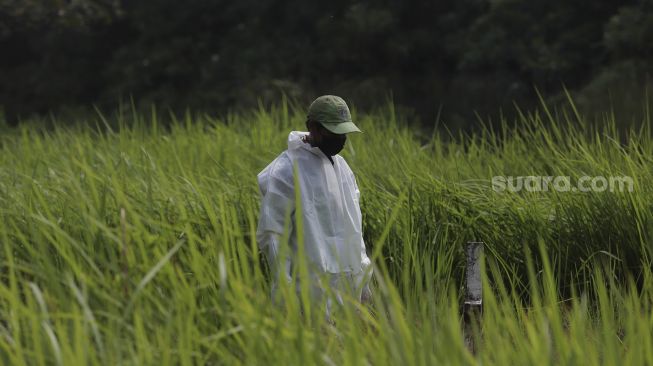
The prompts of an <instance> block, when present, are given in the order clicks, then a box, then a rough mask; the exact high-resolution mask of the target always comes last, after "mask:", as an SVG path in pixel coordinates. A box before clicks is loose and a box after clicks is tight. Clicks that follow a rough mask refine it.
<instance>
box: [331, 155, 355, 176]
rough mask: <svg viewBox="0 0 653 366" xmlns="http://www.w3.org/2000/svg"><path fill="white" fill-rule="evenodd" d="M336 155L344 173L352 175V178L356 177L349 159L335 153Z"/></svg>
mask: <svg viewBox="0 0 653 366" xmlns="http://www.w3.org/2000/svg"><path fill="white" fill-rule="evenodd" d="M334 157H335V158H336V159H337V160H338V165H339V166H340V169H341V170H342V171H343V173H345V174H347V175H349V176H350V177H352V179H355V178H354V171H353V170H351V168H350V167H349V164H347V160H345V158H343V157H342V156H340V155H335V156H334Z"/></svg>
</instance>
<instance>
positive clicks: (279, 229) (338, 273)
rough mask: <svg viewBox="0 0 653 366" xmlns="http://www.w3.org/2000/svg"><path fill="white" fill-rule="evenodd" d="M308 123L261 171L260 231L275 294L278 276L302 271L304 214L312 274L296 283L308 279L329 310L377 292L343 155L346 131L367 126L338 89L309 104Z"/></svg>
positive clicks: (356, 194)
mask: <svg viewBox="0 0 653 366" xmlns="http://www.w3.org/2000/svg"><path fill="white" fill-rule="evenodd" d="M306 128H307V129H308V132H300V131H292V132H290V135H289V136H288V149H287V150H286V151H284V152H282V153H281V154H280V155H279V156H278V157H277V158H276V159H274V160H273V161H272V162H271V163H270V164H269V165H268V166H267V167H266V168H265V169H263V171H261V172H260V173H259V174H258V184H259V189H260V191H261V194H262V202H261V213H260V217H259V223H258V228H257V232H256V236H257V241H258V244H259V248H260V249H261V250H262V251H263V252H264V253H265V255H266V257H267V260H268V264H269V267H270V269H271V273H272V297H273V298H274V297H275V293H276V292H277V290H278V286H279V281H287V283H289V284H290V283H291V282H292V279H293V277H292V276H293V274H298V273H299V272H298V271H293V268H294V267H295V265H296V264H297V263H298V261H299V260H302V258H298V256H297V254H298V245H299V242H298V239H300V238H298V230H297V219H298V216H299V215H301V219H302V220H301V222H302V228H303V230H302V231H303V245H304V252H303V253H304V256H303V257H304V258H303V259H304V260H306V263H307V268H308V277H309V278H308V279H305V278H296V291H297V292H298V293H299V292H300V291H301V286H300V282H301V281H306V280H308V281H309V282H308V286H305V287H306V288H309V289H310V290H309V292H310V299H311V300H312V301H313V302H315V301H317V302H318V303H320V304H322V303H324V304H326V309H325V310H326V317H327V318H329V317H330V313H331V312H332V310H333V306H334V305H335V303H338V304H340V305H342V304H343V298H345V296H350V297H352V298H354V299H356V300H358V301H363V302H364V301H367V300H369V298H370V296H371V293H370V289H369V281H370V278H371V276H372V268H371V266H370V260H369V258H368V257H367V254H366V252H365V243H364V241H363V235H362V223H361V210H360V205H359V199H360V192H359V190H358V186H357V184H356V179H355V178H354V174H353V172H352V171H351V169H350V168H349V165H347V162H346V161H345V159H343V158H342V156H340V155H338V153H339V152H340V151H341V150H342V149H343V147H344V145H345V141H346V139H347V134H348V133H351V132H361V131H360V130H359V129H358V127H356V125H355V124H354V123H353V122H352V120H351V114H350V112H349V108H348V107H347V104H346V103H345V101H344V100H343V99H342V98H340V97H337V96H333V95H324V96H321V97H319V98H317V99H316V100H315V101H314V102H313V103H312V104H311V106H310V107H309V111H308V116H307V120H306ZM294 167H295V168H294ZM293 172H296V176H294V175H293ZM295 182H297V183H298V187H296V186H295V185H296V184H295ZM296 189H298V190H299V191H298V192H297V195H296V192H295V190H296ZM295 197H299V198H300V200H299V201H300V202H297V200H296V198H295ZM296 208H301V210H297V209H296ZM284 230H286V235H284ZM284 238H287V239H285V240H284ZM300 240H301V239H300ZM282 252H283V253H284V255H280V254H281V253H282ZM285 253H288V255H285ZM305 285H306V283H305ZM322 301H324V302H322Z"/></svg>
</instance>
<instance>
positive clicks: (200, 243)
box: [0, 104, 653, 365]
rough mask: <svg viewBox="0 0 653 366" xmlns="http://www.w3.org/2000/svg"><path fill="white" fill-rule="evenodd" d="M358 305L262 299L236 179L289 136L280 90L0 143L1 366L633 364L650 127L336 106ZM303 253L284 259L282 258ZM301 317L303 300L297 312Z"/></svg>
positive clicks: (291, 122) (298, 114) (639, 350)
mask: <svg viewBox="0 0 653 366" xmlns="http://www.w3.org/2000/svg"><path fill="white" fill-rule="evenodd" d="M354 118H355V120H356V121H357V123H358V124H359V125H360V127H361V128H362V129H363V130H364V133H363V134H358V135H353V136H351V138H350V139H349V140H348V142H347V146H346V149H345V151H344V152H343V154H344V156H345V158H346V159H347V161H348V162H349V163H350V165H351V166H352V169H353V170H354V172H355V173H356V176H357V180H358V183H359V186H360V188H361V191H362V197H361V199H362V209H363V216H364V230H365V238H366V241H367V243H368V251H369V254H370V257H371V258H372V260H373V262H374V264H375V270H376V277H375V281H374V286H373V289H374V299H373V302H372V303H371V304H369V305H364V306H358V307H356V306H354V305H353V304H351V306H348V307H345V308H343V309H341V311H340V312H339V313H337V314H336V317H335V320H336V323H335V325H330V324H326V323H325V322H324V319H323V318H322V317H321V316H319V311H318V310H314V311H312V312H311V311H307V312H305V313H303V314H302V313H300V311H299V310H298V309H299V306H300V304H301V301H303V299H297V298H296V297H294V296H290V295H289V293H290V289H289V288H285V287H284V288H282V290H283V292H284V293H285V294H286V303H285V305H283V306H280V307H279V306H273V305H272V304H271V303H270V300H269V299H268V290H269V289H268V281H267V274H266V267H265V265H264V261H263V260H262V258H261V256H260V253H259V252H258V250H257V247H256V243H255V241H254V232H255V228H256V223H257V216H258V204H259V201H258V192H257V186H256V180H255V176H256V173H257V172H258V171H260V170H261V169H262V168H263V167H264V166H265V165H266V164H267V163H268V162H269V161H270V160H271V159H273V158H274V157H275V156H276V155H277V154H278V153H279V152H280V151H282V150H283V149H284V148H285V140H286V137H287V134H288V132H289V131H290V130H293V129H303V120H304V119H303V113H302V111H294V110H293V109H292V108H288V106H287V105H285V104H281V105H279V106H277V107H274V108H272V109H260V110H255V111H250V112H249V113H246V114H233V115H231V116H230V117H229V118H228V119H226V120H217V119H214V118H211V117H208V116H206V115H198V116H191V115H188V116H187V117H186V118H184V119H182V120H178V121H175V122H174V123H173V124H172V125H171V126H170V127H169V128H163V127H162V126H161V125H160V124H159V122H158V120H159V119H158V117H157V116H156V115H155V114H152V115H151V116H143V115H139V114H126V113H117V114H116V115H115V116H113V117H110V118H106V119H105V118H101V117H98V118H96V119H95V120H87V121H80V122H79V123H77V124H74V126H72V127H71V126H68V127H66V126H64V125H71V123H70V122H67V123H62V125H61V126H58V127H55V128H54V129H47V130H46V129H39V128H34V127H33V126H30V125H28V124H26V125H24V126H23V127H21V128H20V129H13V130H11V129H5V130H4V131H3V134H2V135H1V136H2V137H0V144H1V145H0V152H1V153H0V174H1V176H0V210H1V211H0V213H1V216H0V241H1V242H2V250H0V363H2V364H12V365H35V364H36V365H38V364H61V365H78V364H79V365H82V364H83V365H86V364H101V365H107V364H137V365H145V364H157V365H168V364H175V365H176V364H182V365H190V364H231V363H243V364H284V365H287V364H314V363H315V364H352V365H359V364H365V363H370V364H410V365H416V364H436V363H445V364H470V363H472V364H474V363H479V364H480V363H483V364H549V363H555V364H583V365H591V364H599V363H601V364H624V365H626V364H650V363H651V362H653V353H652V351H651V350H653V347H651V346H652V342H653V339H652V336H651V335H652V334H653V315H652V314H653V312H652V311H651V310H653V309H651V306H652V304H653V291H651V290H652V289H653V283H652V282H651V281H652V280H653V276H652V274H651V244H650V243H651V239H652V235H653V221H652V219H653V207H652V206H651V202H653V197H652V195H653V189H652V188H651V186H650V184H648V183H649V182H650V181H651V179H652V178H653V177H652V175H653V170H652V169H651V166H652V165H651V156H653V141H652V140H651V131H650V127H651V126H650V120H647V122H646V124H645V125H644V126H643V127H642V129H640V130H629V131H628V133H627V134H626V135H622V134H620V132H619V131H618V130H617V129H616V127H615V124H616V123H615V121H614V120H611V121H609V122H608V123H607V125H606V126H605V127H602V128H599V129H596V128H590V127H589V126H586V125H585V123H584V122H583V121H582V120H579V117H578V116H577V115H575V114H570V115H562V114H561V115H556V114H554V113H550V112H549V111H548V110H546V109H542V111H541V112H536V113H532V114H529V115H522V116H521V119H520V120H519V122H520V123H519V127H518V128H516V129H509V128H507V127H505V128H503V129H499V130H490V129H481V132H479V133H477V134H473V135H470V136H446V135H441V134H440V133H439V132H437V130H436V131H434V132H433V133H431V132H420V130H419V129H416V128H412V127H411V126H409V125H407V123H406V122H405V121H403V120H402V119H401V118H398V117H397V114H396V113H395V111H394V109H393V108H392V106H390V107H388V108H386V109H384V110H383V111H382V112H381V111H380V112H379V113H378V114H366V115H355V116H354ZM495 175H506V176H523V175H569V176H572V177H578V176H580V175H593V176H598V175H604V176H612V175H626V176H631V177H632V178H633V179H634V182H635V184H634V191H633V192H601V193H598V192H594V193H589V192H586V193H573V192H520V193H513V192H503V193H498V192H495V191H493V189H492V186H491V184H490V179H491V177H492V176H495ZM469 240H482V241H484V242H485V243H486V246H485V248H486V250H485V252H486V256H487V258H486V264H487V265H486V271H485V273H486V274H487V275H486V276H484V296H485V299H484V301H485V302H484V304H485V305H484V313H483V319H482V323H481V324H482V332H478V331H476V332H474V333H473V334H474V336H475V337H476V338H477V347H478V350H477V352H476V353H475V354H474V353H471V352H469V351H468V350H467V349H466V348H465V346H464V342H463V337H462V335H461V326H460V319H461V318H460V313H459V304H460V295H459V293H460V289H461V285H462V267H463V260H464V253H463V246H464V243H465V242H466V241H469ZM300 267H301V266H300ZM305 308H307V309H310V307H305Z"/></svg>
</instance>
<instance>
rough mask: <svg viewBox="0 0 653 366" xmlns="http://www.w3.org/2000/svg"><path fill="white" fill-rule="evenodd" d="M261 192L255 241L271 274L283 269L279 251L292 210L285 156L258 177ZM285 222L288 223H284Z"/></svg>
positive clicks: (289, 227) (288, 165)
mask: <svg viewBox="0 0 653 366" xmlns="http://www.w3.org/2000/svg"><path fill="white" fill-rule="evenodd" d="M257 178H258V183H259V189H260V191H261V195H262V197H261V212H260V215H259V221H258V227H257V229H256V240H257V242H258V245H259V248H260V249H261V250H262V251H263V252H264V253H265V255H266V257H267V259H268V263H269V264H270V269H271V270H272V271H273V273H276V272H277V271H278V270H281V269H283V268H284V267H285V266H281V265H280V263H278V262H279V256H278V253H279V250H280V245H281V244H282V243H281V242H280V241H281V238H282V237H283V231H284V228H286V229H287V230H289V231H291V230H292V219H291V218H292V214H293V212H294V208H295V191H294V188H293V187H294V183H293V174H292V163H291V161H290V158H289V157H288V156H287V155H286V154H282V155H281V156H279V157H278V158H277V159H275V160H274V161H273V162H272V163H270V165H268V166H267V167H266V168H265V169H264V170H263V171H261V173H259V175H258V177H257ZM286 219H288V220H289V222H288V223H286Z"/></svg>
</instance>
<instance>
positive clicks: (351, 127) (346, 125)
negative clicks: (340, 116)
mask: <svg viewBox="0 0 653 366" xmlns="http://www.w3.org/2000/svg"><path fill="white" fill-rule="evenodd" d="M322 126H324V128H326V129H327V130H329V131H331V132H333V133H335V134H338V135H342V134H345V133H351V132H363V131H361V130H360V129H359V128H358V127H356V125H355V124H354V122H342V123H322Z"/></svg>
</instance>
